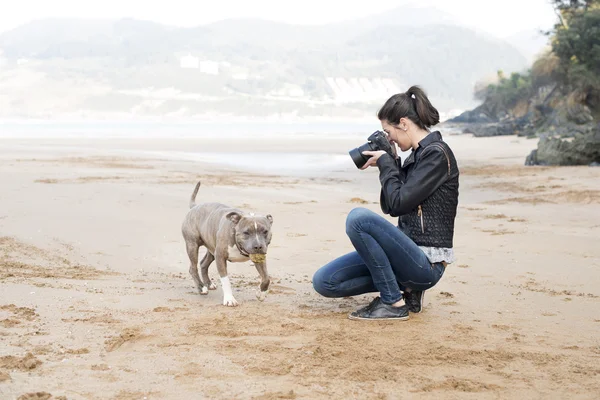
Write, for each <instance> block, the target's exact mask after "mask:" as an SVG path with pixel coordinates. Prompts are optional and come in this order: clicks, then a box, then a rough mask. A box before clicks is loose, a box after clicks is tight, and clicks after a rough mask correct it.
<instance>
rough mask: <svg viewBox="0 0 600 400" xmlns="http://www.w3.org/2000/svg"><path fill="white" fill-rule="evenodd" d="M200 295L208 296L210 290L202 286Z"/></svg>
mask: <svg viewBox="0 0 600 400" xmlns="http://www.w3.org/2000/svg"><path fill="white" fill-rule="evenodd" d="M200 294H201V295H207V294H208V288H207V287H206V286H202V288H201V289H200Z"/></svg>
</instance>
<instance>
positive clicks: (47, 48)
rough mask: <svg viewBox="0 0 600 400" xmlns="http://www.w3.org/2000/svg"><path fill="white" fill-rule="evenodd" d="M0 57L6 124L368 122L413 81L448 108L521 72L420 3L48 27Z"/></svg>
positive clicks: (514, 60)
mask: <svg viewBox="0 0 600 400" xmlns="http://www.w3.org/2000/svg"><path fill="white" fill-rule="evenodd" d="M400 12H401V13H402V15H403V16H404V17H409V18H403V20H404V19H406V20H409V21H413V22H408V23H403V24H402V25H400V24H399V23H398V22H397V20H398V19H397V18H394V15H396V14H398V13H400ZM0 52H1V53H0V93H2V95H0V116H4V117H6V116H20V117H32V116H36V117H37V116H41V117H44V116H57V115H117V114H126V115H138V116H150V115H152V116H155V115H179V116H198V115H253V116H263V115H272V114H294V115H299V116H307V115H310V116H357V115H365V114H366V115H372V114H373V113H374V112H375V110H376V108H377V107H378V106H379V105H380V104H381V103H382V102H383V101H384V100H385V99H386V98H387V96H389V95H391V94H393V93H395V92H398V91H403V90H405V89H406V88H408V87H409V86H410V85H412V84H420V85H423V86H424V87H425V89H426V90H427V91H428V93H429V94H430V95H431V97H432V100H433V101H434V102H435V104H436V105H437V106H438V107H439V108H440V110H452V109H457V108H466V107H471V106H473V105H474V104H475V100H474V99H473V95H472V88H473V85H474V84H475V82H476V81H477V80H478V79H479V78H480V77H481V76H485V75H489V74H493V73H495V71H497V70H498V69H503V70H505V71H517V70H521V69H522V68H523V67H525V66H526V59H525V57H524V56H523V55H522V54H521V53H520V52H519V51H518V50H517V49H515V48H514V47H512V46H511V45H510V44H508V43H507V42H504V41H501V40H498V39H494V38H491V37H489V36H486V35H483V34H480V33H478V32H475V31H473V30H469V29H466V28H463V27H460V26H458V25H456V24H454V22H453V21H452V19H451V18H450V17H449V16H448V15H446V14H444V13H442V12H440V11H437V10H434V9H428V8H418V7H413V8H408V7H403V8H401V9H399V10H396V11H392V12H388V13H385V14H380V15H375V16H371V17H366V18H362V19H359V20H356V21H350V22H344V23H337V24H328V25H319V26H301V25H290V24H284V23H275V22H271V21H263V20H256V19H242V20H226V21H220V22H217V23H213V24H208V25H202V26H198V27H194V28H178V27H170V26H164V25H161V24H157V23H153V22H149V21H139V20H133V19H121V20H115V21H113V20H78V19H47V20H38V21H34V22H31V23H29V24H26V25H23V26H20V27H18V28H16V29H14V30H12V31H8V32H5V33H3V34H1V35H0Z"/></svg>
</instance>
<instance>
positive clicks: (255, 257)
mask: <svg viewBox="0 0 600 400" xmlns="http://www.w3.org/2000/svg"><path fill="white" fill-rule="evenodd" d="M266 259H267V255H266V254H250V260H252V262H255V263H264V262H265V260H266Z"/></svg>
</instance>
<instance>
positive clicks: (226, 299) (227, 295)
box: [215, 251, 238, 307]
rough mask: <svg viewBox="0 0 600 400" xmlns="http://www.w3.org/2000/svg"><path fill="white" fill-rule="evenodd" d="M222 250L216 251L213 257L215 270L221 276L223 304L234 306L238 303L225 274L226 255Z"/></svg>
mask: <svg viewBox="0 0 600 400" xmlns="http://www.w3.org/2000/svg"><path fill="white" fill-rule="evenodd" d="M223 253H224V252H219V251H217V254H215V259H216V261H217V270H218V271H219V276H220V277H221V287H222V288H223V305H224V306H228V307H235V306H237V305H238V302H237V300H236V299H235V298H234V297H233V290H232V289H231V282H229V277H228V276H227V256H226V255H225V254H223Z"/></svg>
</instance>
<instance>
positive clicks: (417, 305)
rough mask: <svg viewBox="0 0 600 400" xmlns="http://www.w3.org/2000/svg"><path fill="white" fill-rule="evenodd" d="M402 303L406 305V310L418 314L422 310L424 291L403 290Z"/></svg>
mask: <svg viewBox="0 0 600 400" xmlns="http://www.w3.org/2000/svg"><path fill="white" fill-rule="evenodd" d="M403 297H404V304H406V306H407V307H408V311H410V312H411V313H415V314H418V313H420V312H421V311H422V310H423V305H424V304H425V291H424V290H413V291H412V292H407V291H404V295H403Z"/></svg>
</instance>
